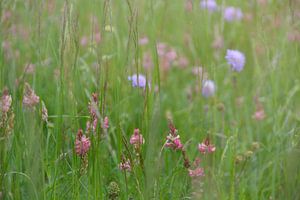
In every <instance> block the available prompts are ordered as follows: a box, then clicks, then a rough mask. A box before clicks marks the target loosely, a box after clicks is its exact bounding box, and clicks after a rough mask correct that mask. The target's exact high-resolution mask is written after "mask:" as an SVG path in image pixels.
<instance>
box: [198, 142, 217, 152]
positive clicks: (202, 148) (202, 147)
mask: <svg viewBox="0 0 300 200" xmlns="http://www.w3.org/2000/svg"><path fill="white" fill-rule="evenodd" d="M198 150H199V152H200V153H202V154H206V153H213V152H215V151H216V147H215V146H214V145H213V144H211V143H210V140H209V138H206V139H205V140H204V141H203V142H202V143H201V144H198Z"/></svg>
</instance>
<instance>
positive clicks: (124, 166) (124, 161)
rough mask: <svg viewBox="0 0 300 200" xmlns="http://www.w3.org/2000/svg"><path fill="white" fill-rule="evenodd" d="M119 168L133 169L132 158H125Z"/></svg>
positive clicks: (124, 169)
mask: <svg viewBox="0 0 300 200" xmlns="http://www.w3.org/2000/svg"><path fill="white" fill-rule="evenodd" d="M119 169H120V170H122V171H131V165H130V160H129V159H127V160H125V158H123V159H122V162H121V163H120V164H119Z"/></svg>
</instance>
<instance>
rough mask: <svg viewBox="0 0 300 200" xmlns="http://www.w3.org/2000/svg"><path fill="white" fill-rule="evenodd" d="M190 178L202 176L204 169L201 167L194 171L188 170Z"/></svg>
mask: <svg viewBox="0 0 300 200" xmlns="http://www.w3.org/2000/svg"><path fill="white" fill-rule="evenodd" d="M188 170H189V176H190V177H198V176H204V169H203V168H202V167H197V168H196V169H188Z"/></svg>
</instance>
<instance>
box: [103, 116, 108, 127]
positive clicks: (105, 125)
mask: <svg viewBox="0 0 300 200" xmlns="http://www.w3.org/2000/svg"><path fill="white" fill-rule="evenodd" d="M102 128H103V129H108V128H109V120H108V117H107V116H106V117H104V120H103V125H102Z"/></svg>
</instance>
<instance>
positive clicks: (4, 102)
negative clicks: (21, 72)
mask: <svg viewBox="0 0 300 200" xmlns="http://www.w3.org/2000/svg"><path fill="white" fill-rule="evenodd" d="M11 102H12V99H11V96H10V95H9V93H8V90H7V89H4V91H3V94H2V98H1V101H0V107H1V110H2V112H3V113H7V112H8V111H9V109H10V107H11Z"/></svg>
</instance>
